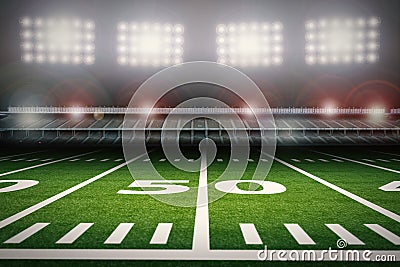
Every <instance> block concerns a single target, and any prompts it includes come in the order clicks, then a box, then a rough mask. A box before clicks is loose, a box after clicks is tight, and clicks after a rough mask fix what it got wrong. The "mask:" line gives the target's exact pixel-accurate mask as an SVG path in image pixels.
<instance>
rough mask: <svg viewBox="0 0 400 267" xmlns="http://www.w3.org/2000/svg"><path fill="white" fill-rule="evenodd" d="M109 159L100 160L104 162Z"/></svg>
mask: <svg viewBox="0 0 400 267" xmlns="http://www.w3.org/2000/svg"><path fill="white" fill-rule="evenodd" d="M109 160H110V159H102V160H100V162H105V161H109Z"/></svg>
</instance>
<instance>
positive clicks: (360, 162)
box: [315, 151, 400, 173]
mask: <svg viewBox="0 0 400 267" xmlns="http://www.w3.org/2000/svg"><path fill="white" fill-rule="evenodd" d="M315 152H317V153H320V154H324V155H328V156H331V157H336V158H339V159H342V160H347V161H350V162H354V163H358V164H362V165H365V166H369V167H372V168H376V169H381V170H384V171H388V172H394V173H400V171H397V170H392V169H389V168H385V167H381V166H378V165H374V164H369V163H365V162H362V161H358V160H354V159H348V158H344V157H339V156H335V155H332V154H328V153H323V152H319V151H315Z"/></svg>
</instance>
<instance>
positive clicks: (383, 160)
mask: <svg viewBox="0 0 400 267" xmlns="http://www.w3.org/2000/svg"><path fill="white" fill-rule="evenodd" d="M376 160H379V161H382V162H390V160H387V159H376Z"/></svg>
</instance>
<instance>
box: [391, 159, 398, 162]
mask: <svg viewBox="0 0 400 267" xmlns="http://www.w3.org/2000/svg"><path fill="white" fill-rule="evenodd" d="M390 160H393V161H397V162H400V159H390Z"/></svg>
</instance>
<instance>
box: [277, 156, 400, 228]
mask: <svg viewBox="0 0 400 267" xmlns="http://www.w3.org/2000/svg"><path fill="white" fill-rule="evenodd" d="M275 160H276V161H277V162H279V163H281V164H283V165H285V166H286V167H289V168H291V169H292V170H295V171H297V172H298V173H301V174H303V175H305V176H307V177H309V178H311V179H313V180H314V181H316V182H318V183H320V184H323V185H325V186H327V187H329V188H330V189H333V190H335V191H336V192H338V193H340V194H342V195H345V196H346V197H349V198H351V199H353V200H355V201H357V202H358V203H360V204H362V205H364V206H366V207H368V208H370V209H373V210H374V211H376V212H379V213H380V214H382V215H385V216H386V217H389V218H391V219H393V220H395V221H396V222H400V215H398V214H396V213H394V212H391V211H389V210H387V209H385V208H382V207H381V206H378V205H376V204H374V203H372V202H370V201H368V200H366V199H363V198H362V197H359V196H357V195H355V194H353V193H350V192H349V191H346V190H344V189H343V188H340V187H339V186H336V185H334V184H331V183H330V182H327V181H325V180H324V179H321V178H319V177H317V176H315V175H313V174H311V173H309V172H306V171H305V170H302V169H300V168H297V167H296V166H293V165H291V164H290V163H287V162H286V161H283V160H281V159H278V158H275Z"/></svg>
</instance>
